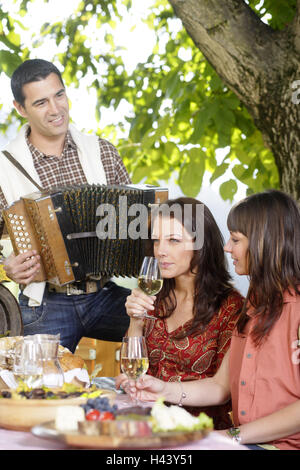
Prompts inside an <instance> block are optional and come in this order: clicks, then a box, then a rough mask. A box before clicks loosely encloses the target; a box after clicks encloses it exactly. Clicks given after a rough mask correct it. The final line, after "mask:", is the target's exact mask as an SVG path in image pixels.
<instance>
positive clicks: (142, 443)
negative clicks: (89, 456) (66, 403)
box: [31, 421, 210, 450]
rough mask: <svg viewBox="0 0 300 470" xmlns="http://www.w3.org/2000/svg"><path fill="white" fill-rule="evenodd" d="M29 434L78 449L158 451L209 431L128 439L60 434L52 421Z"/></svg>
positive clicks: (70, 432)
mask: <svg viewBox="0 0 300 470" xmlns="http://www.w3.org/2000/svg"><path fill="white" fill-rule="evenodd" d="M31 432H32V434H33V435H34V436H36V437H41V438H45V439H52V440H59V441H60V442H63V443H65V444H67V445H68V446H71V447H76V448H79V449H102V450H104V449H107V450H110V449H159V448H163V447H172V446H179V445H184V444H187V443H188V442H192V441H198V440H200V439H203V438H204V437H205V436H207V435H208V434H209V432H210V430H209V429H205V430H203V431H190V432H188V431H185V432H183V431H174V432H165V433H155V434H154V433H153V434H152V435H150V436H143V437H138V436H134V437H131V436H130V437H129V436H110V435H104V434H100V435H88V434H84V433H82V432H80V431H68V432H67V433H62V432H61V431H58V430H56V429H55V423H54V421H50V422H47V423H43V424H40V425H37V426H34V427H33V428H32V429H31Z"/></svg>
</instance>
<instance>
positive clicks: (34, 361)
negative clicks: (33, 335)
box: [13, 338, 43, 388]
mask: <svg viewBox="0 0 300 470" xmlns="http://www.w3.org/2000/svg"><path fill="white" fill-rule="evenodd" d="M13 373H14V375H15V376H17V378H19V379H21V380H22V381H23V382H24V383H25V384H26V385H27V386H28V387H29V388H39V387H41V386H42V385H43V354H42V349H41V345H40V344H38V343H37V342H36V341H34V340H32V339H26V338H24V340H23V341H20V342H18V343H17V344H16V346H15V357H14V363H13Z"/></svg>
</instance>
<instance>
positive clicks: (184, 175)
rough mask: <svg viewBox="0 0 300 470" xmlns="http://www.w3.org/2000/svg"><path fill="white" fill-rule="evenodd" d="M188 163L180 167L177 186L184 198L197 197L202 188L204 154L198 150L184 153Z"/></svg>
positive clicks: (194, 149)
mask: <svg viewBox="0 0 300 470" xmlns="http://www.w3.org/2000/svg"><path fill="white" fill-rule="evenodd" d="M186 154H187V155H188V161H187V162H186V164H185V165H184V166H182V168H181V170H180V173H179V178H178V184H179V186H180V188H181V190H182V191H183V193H184V194H185V195H186V196H190V197H197V195H198V194H199V192H200V189H201V186H202V180H203V175H204V171H205V158H206V155H205V153H204V152H203V151H202V150H201V149H198V148H193V149H190V150H188V151H187V152H186Z"/></svg>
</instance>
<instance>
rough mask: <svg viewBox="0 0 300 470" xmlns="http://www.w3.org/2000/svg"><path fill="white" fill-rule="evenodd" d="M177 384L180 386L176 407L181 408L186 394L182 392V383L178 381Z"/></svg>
mask: <svg viewBox="0 0 300 470" xmlns="http://www.w3.org/2000/svg"><path fill="white" fill-rule="evenodd" d="M178 383H179V385H180V392H181V395H180V400H179V403H178V406H183V404H182V402H183V400H184V399H185V398H186V393H184V391H183V386H182V383H181V382H180V381H178Z"/></svg>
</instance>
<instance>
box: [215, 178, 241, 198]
mask: <svg viewBox="0 0 300 470" xmlns="http://www.w3.org/2000/svg"><path fill="white" fill-rule="evenodd" d="M237 189H238V186H237V182H236V181H235V180H233V179H230V180H228V181H225V182H224V183H222V184H221V185H220V188H219V191H220V194H221V196H222V198H223V199H224V201H226V200H228V199H229V201H230V202H232V201H233V198H234V195H235V193H236V192H237Z"/></svg>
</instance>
